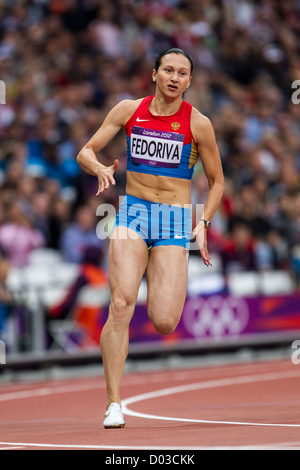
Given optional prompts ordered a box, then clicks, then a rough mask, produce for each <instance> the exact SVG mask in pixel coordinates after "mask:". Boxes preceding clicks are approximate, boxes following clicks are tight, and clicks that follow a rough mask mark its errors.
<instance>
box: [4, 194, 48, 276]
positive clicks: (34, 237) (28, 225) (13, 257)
mask: <svg viewBox="0 0 300 470" xmlns="http://www.w3.org/2000/svg"><path fill="white" fill-rule="evenodd" d="M44 245H45V239H44V237H43V235H42V233H41V232H40V231H39V230H38V229H36V228H35V227H34V226H33V224H32V221H31V220H30V219H29V218H28V217H27V216H26V215H25V214H24V213H23V212H22V210H21V209H20V207H19V203H18V202H17V201H13V202H11V203H10V205H9V208H8V211H7V219H6V221H5V222H4V223H3V225H2V226H1V227H0V248H1V250H2V252H3V253H4V255H5V256H6V257H7V258H8V259H9V261H10V262H11V264H12V265H13V266H16V267H23V266H26V265H27V263H28V257H29V254H30V253H31V251H32V250H34V249H35V248H41V247H42V246H44Z"/></svg>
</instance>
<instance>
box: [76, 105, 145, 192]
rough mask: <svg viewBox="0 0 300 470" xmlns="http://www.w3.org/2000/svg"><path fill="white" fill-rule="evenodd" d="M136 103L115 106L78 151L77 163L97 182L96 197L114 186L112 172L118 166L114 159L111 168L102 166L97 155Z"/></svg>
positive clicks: (132, 111)
mask: <svg viewBox="0 0 300 470" xmlns="http://www.w3.org/2000/svg"><path fill="white" fill-rule="evenodd" d="M138 104H139V103H138V102H137V101H132V100H124V101H121V102H120V103H119V104H117V105H116V106H115V107H114V108H113V109H112V110H111V111H110V112H109V113H108V115H107V116H106V118H105V120H104V122H103V124H102V126H101V127H100V128H99V129H98V131H97V132H96V133H95V134H94V135H93V137H92V138H91V139H90V140H89V141H88V142H87V144H86V145H85V146H84V147H83V148H82V149H81V150H80V152H79V153H78V155H77V162H78V164H79V165H80V166H81V168H82V169H83V170H84V171H85V172H86V173H88V174H90V175H93V176H96V177H97V178H98V181H99V189H98V192H97V196H98V195H99V194H100V193H102V192H103V191H104V189H107V188H108V187H109V185H110V184H113V185H115V179H114V172H115V171H116V169H117V168H118V166H119V161H118V160H117V159H116V160H115V161H114V164H113V165H111V166H105V165H103V164H102V163H101V162H100V161H99V160H98V158H97V154H98V153H99V152H100V151H101V150H102V149H103V148H104V147H105V146H106V145H107V144H108V143H109V142H110V141H111V140H112V139H113V137H115V135H116V134H117V133H118V132H119V131H120V129H121V128H122V127H124V126H125V124H126V122H127V121H128V119H129V118H130V117H131V116H132V114H133V113H134V112H135V110H136V109H137V107H138Z"/></svg>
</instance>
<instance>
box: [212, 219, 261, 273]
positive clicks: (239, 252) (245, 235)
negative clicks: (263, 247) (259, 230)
mask: <svg viewBox="0 0 300 470" xmlns="http://www.w3.org/2000/svg"><path fill="white" fill-rule="evenodd" d="M221 257H222V261H223V267H224V271H225V273H229V272H240V271H253V270H255V269H256V262H255V246H254V238H253V236H252V232H251V229H250V228H249V226H248V225H247V224H245V223H241V222H239V223H236V224H235V225H234V226H233V229H232V235H231V237H230V238H229V239H228V240H227V241H226V243H225V245H224V247H223V250H222V251H221Z"/></svg>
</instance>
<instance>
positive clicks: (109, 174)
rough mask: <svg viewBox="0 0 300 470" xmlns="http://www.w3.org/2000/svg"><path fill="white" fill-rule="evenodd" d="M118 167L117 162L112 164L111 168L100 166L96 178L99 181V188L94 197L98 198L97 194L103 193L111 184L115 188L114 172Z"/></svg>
mask: <svg viewBox="0 0 300 470" xmlns="http://www.w3.org/2000/svg"><path fill="white" fill-rule="evenodd" d="M118 166H119V160H117V159H116V160H115V161H114V164H113V165H111V166H104V165H101V166H100V167H99V169H98V170H97V177H98V181H99V188H98V192H97V194H96V196H99V194H101V193H103V191H104V190H105V189H108V188H109V186H110V185H111V184H112V185H113V186H115V184H116V181H115V179H114V172H115V171H116V169H117V168H118Z"/></svg>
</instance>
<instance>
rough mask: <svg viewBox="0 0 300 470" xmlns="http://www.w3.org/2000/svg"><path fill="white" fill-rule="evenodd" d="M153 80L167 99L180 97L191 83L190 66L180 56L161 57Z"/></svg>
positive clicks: (186, 60) (187, 61) (188, 62)
mask: <svg viewBox="0 0 300 470" xmlns="http://www.w3.org/2000/svg"><path fill="white" fill-rule="evenodd" d="M153 80H154V81H155V83H156V86H157V87H158V89H159V90H160V92H161V93H163V94H165V95H167V96H168V97H171V96H173V97H174V98H177V97H178V96H182V94H183V93H184V92H185V91H186V89H187V88H188V87H189V85H190V83H191V64H190V61H189V60H188V59H187V58H186V57H185V56H184V55H182V54H174V53H172V54H167V55H165V56H163V57H162V59H161V65H160V66H159V69H158V70H157V72H156V71H155V70H153Z"/></svg>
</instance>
